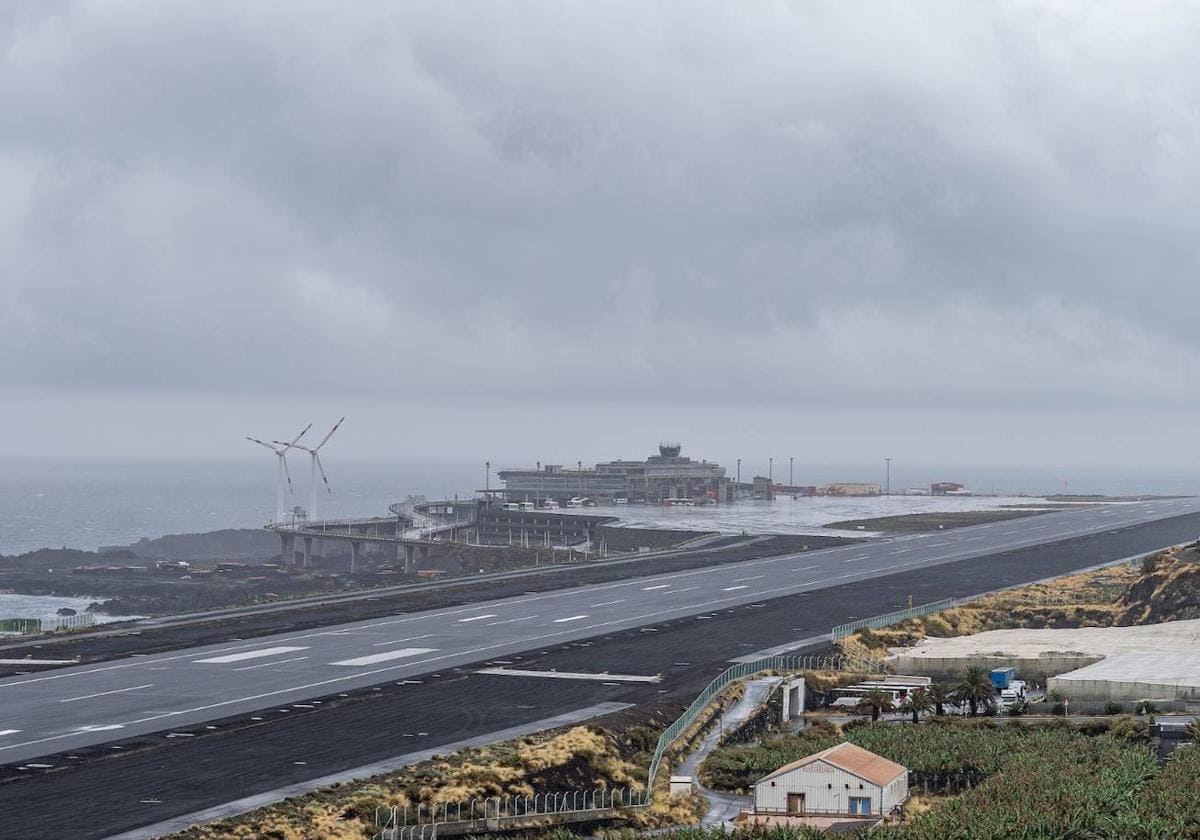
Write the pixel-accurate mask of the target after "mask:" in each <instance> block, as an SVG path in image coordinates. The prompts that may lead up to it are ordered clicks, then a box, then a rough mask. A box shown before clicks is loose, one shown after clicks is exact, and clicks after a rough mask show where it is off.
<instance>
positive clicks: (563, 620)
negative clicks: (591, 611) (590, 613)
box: [554, 615, 587, 624]
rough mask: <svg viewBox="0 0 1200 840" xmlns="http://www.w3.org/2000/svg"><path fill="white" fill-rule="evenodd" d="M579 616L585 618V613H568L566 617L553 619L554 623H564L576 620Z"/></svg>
mask: <svg viewBox="0 0 1200 840" xmlns="http://www.w3.org/2000/svg"><path fill="white" fill-rule="evenodd" d="M581 618H587V616H586V615H569V616H567V617H566V618H556V619H554V623H555V624H565V623H566V622H568V621H578V620H579V619H581Z"/></svg>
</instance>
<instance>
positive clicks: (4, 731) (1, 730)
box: [0, 729, 21, 735]
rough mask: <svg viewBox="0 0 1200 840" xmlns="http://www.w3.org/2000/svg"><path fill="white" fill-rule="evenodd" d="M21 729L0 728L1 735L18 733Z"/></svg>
mask: <svg viewBox="0 0 1200 840" xmlns="http://www.w3.org/2000/svg"><path fill="white" fill-rule="evenodd" d="M20 731H21V730H20V729H0V735H16V734H17V733H18V732H20Z"/></svg>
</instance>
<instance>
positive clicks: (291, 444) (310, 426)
mask: <svg viewBox="0 0 1200 840" xmlns="http://www.w3.org/2000/svg"><path fill="white" fill-rule="evenodd" d="M311 428H312V423H309V424H308V425H307V426H305V427H304V431H302V432H300V434H298V435H296V436H295V437H294V438H292V442H291V443H289V444H288V446H295V445H296V441H298V440H300V438H302V437H304V435H305V433H306V432H307V431H308V430H309V429H311Z"/></svg>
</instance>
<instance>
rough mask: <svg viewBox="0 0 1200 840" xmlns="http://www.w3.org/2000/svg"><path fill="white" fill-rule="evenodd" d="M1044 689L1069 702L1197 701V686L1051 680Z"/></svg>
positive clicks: (1095, 680)
mask: <svg viewBox="0 0 1200 840" xmlns="http://www.w3.org/2000/svg"><path fill="white" fill-rule="evenodd" d="M1047 690H1048V691H1059V692H1061V693H1062V695H1063V696H1064V697H1066V698H1067V699H1068V700H1192V701H1197V700H1200V686H1195V685H1172V684H1170V683H1153V682H1133V681H1129V682H1125V681H1123V680H1097V679H1082V680H1081V679H1069V678H1065V677H1052V678H1051V679H1050V680H1049V682H1048V683H1047Z"/></svg>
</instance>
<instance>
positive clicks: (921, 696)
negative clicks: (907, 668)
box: [900, 688, 933, 723]
mask: <svg viewBox="0 0 1200 840" xmlns="http://www.w3.org/2000/svg"><path fill="white" fill-rule="evenodd" d="M932 708H933V701H932V700H930V699H929V692H928V691H926V690H925V689H924V688H914V689H913V690H912V691H910V692H908V696H907V697H905V698H904V702H902V703H901V704H900V711H902V712H908V713H910V714H911V715H912V716H913V723H920V722H921V715H923V714H924V713H925V712H928V711H929V710H930V709H932Z"/></svg>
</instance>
